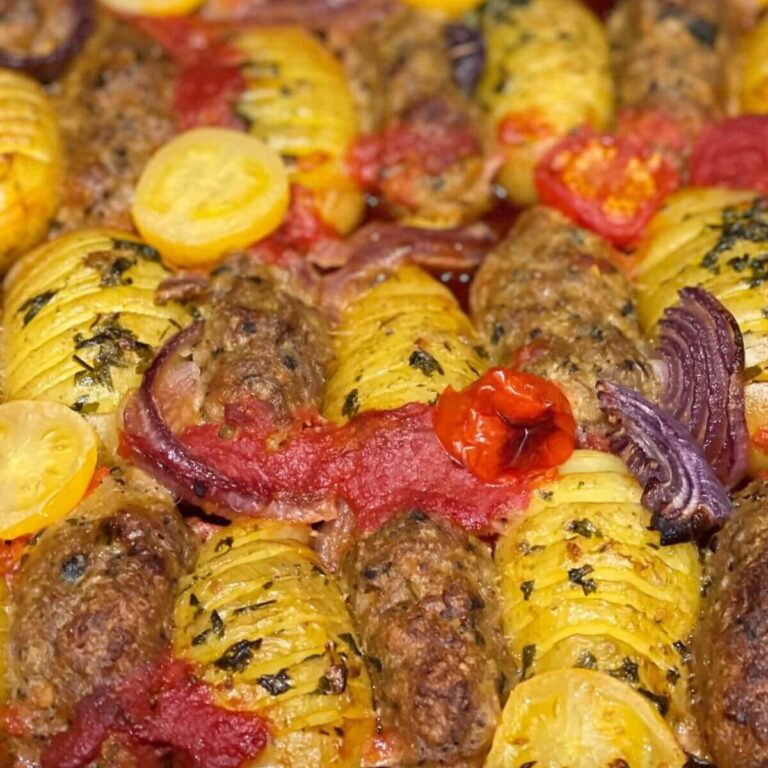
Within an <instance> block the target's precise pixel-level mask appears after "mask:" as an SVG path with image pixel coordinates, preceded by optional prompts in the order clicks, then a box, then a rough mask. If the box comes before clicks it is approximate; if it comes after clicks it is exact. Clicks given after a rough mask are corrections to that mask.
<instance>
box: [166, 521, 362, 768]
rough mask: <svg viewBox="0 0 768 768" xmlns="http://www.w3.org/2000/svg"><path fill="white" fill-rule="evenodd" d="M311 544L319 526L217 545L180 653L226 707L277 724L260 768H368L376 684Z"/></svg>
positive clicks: (184, 610)
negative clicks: (363, 767)
mask: <svg viewBox="0 0 768 768" xmlns="http://www.w3.org/2000/svg"><path fill="white" fill-rule="evenodd" d="M308 544H309V529H308V528H305V527H302V526H296V525H293V526H292V525H288V524H280V523H272V522H259V523H256V522H241V523H234V524H233V525H231V526H230V527H228V528H226V529H224V530H222V531H221V532H219V533H217V534H216V535H215V536H213V537H212V538H211V539H209V540H208V541H207V542H206V543H205V545H204V546H203V548H202V550H201V552H200V558H199V561H198V566H197V569H196V571H195V572H194V574H193V575H192V576H189V577H187V578H185V579H184V580H183V581H182V582H181V584H180V586H179V591H178V595H177V598H176V631H175V634H174V639H173V647H174V652H175V654H176V655H177V656H178V657H180V658H182V659H184V660H186V661H188V662H190V663H191V664H193V665H195V666H197V667H198V669H199V673H200V675H201V676H202V678H203V679H204V680H205V681H206V682H208V683H210V684H212V685H214V686H216V689H215V698H216V700H217V702H218V703H219V704H220V705H222V706H225V707H228V708H231V709H244V710H248V711H253V712H258V713H259V714H261V715H263V716H264V717H266V718H267V719H268V720H269V722H270V727H271V731H272V735H273V742H272V748H271V750H268V754H267V753H265V755H264V756H263V757H262V758H261V760H260V761H259V762H258V765H262V764H265V765H270V766H272V765H279V766H295V768H330V767H331V766H349V768H353V767H354V768H358V766H359V765H360V761H361V756H362V750H363V746H364V743H365V741H366V740H367V738H368V737H369V736H370V735H371V734H372V726H373V715H372V709H371V688H370V682H369V679H368V674H367V672H366V669H365V664H364V663H363V659H362V656H361V652H360V650H359V645H358V642H357V640H356V638H355V635H354V633H353V630H352V624H351V621H350V619H349V614H348V613H347V609H346V607H345V605H344V600H343V598H342V596H341V592H340V591H339V588H338V587H337V586H336V585H335V584H334V583H333V582H332V581H331V580H330V579H329V577H328V576H327V575H326V574H325V573H324V572H323V570H322V569H321V568H320V564H319V561H318V559H317V557H316V555H315V554H314V552H313V551H312V549H311V548H310V547H309V546H308Z"/></svg>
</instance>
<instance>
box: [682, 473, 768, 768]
mask: <svg viewBox="0 0 768 768" xmlns="http://www.w3.org/2000/svg"><path fill="white" fill-rule="evenodd" d="M733 506H734V512H733V517H732V518H731V520H730V521H729V522H728V523H727V524H726V526H725V528H724V530H723V531H722V533H721V534H720V535H719V536H718V540H717V552H716V554H715V556H714V557H713V558H712V562H711V568H710V573H709V576H710V581H711V584H712V586H711V591H710V593H709V595H708V597H707V600H706V602H705V606H704V612H703V616H702V620H701V623H700V625H699V627H698V632H697V636H696V641H695V644H694V670H695V682H696V685H697V694H698V699H699V700H698V709H699V715H700V722H701V725H702V729H703V730H704V733H705V736H706V738H707V740H708V742H709V747H710V749H711V750H712V754H713V757H714V758H715V763H716V764H717V765H718V766H719V768H765V766H768V484H766V482H765V481H758V482H754V483H752V484H751V485H750V486H748V487H747V488H746V489H745V490H744V491H742V492H741V493H740V494H738V495H737V496H736V498H735V500H734V505H733Z"/></svg>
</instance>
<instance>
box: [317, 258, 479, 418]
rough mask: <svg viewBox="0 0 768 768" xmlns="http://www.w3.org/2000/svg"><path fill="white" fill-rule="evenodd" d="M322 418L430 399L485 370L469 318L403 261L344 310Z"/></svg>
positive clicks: (444, 292) (443, 290)
mask: <svg viewBox="0 0 768 768" xmlns="http://www.w3.org/2000/svg"><path fill="white" fill-rule="evenodd" d="M335 338H336V356H337V360H336V368H335V370H334V371H333V373H332V375H331V377H330V379H329V381H328V385H327V387H326V392H325V403H324V407H323V412H324V415H325V416H326V417H327V418H329V419H333V420H335V421H339V420H345V419H348V418H351V417H352V416H354V415H355V413H357V412H358V411H367V410H373V409H387V408H397V407H399V406H401V405H404V404H405V403H408V402H420V403H429V402H433V401H434V400H436V399H437V397H438V396H439V395H440V393H441V392H442V391H443V390H444V389H445V388H446V387H447V386H448V385H449V384H450V385H451V386H453V387H454V388H455V389H463V388H464V387H465V386H466V385H467V384H470V383H471V382H472V381H474V380H475V379H476V378H477V377H478V376H480V374H481V373H482V372H483V371H484V370H485V368H486V363H485V353H484V351H483V349H482V348H481V347H479V346H478V342H477V339H476V338H475V333H474V329H473V328H472V324H471V323H470V321H469V318H468V317H467V316H466V315H465V314H464V313H463V312H462V311H461V309H460V307H459V305H458V302H457V301H456V299H455V298H454V297H453V296H452V295H451V293H450V291H449V290H448V289H447V288H446V287H445V286H443V285H441V284H440V283H439V282H438V281H437V280H435V279H434V278H432V277H430V276H429V275H428V274H427V273H426V272H423V271H422V270H421V269H419V268H418V267H415V266H410V265H405V266H402V267H400V268H399V269H398V270H397V272H395V273H394V274H391V275H389V276H387V277H386V279H384V280H382V281H381V282H379V283H378V284H376V285H374V287H373V288H371V289H370V290H369V291H368V292H366V293H364V294H362V296H360V297H359V298H357V299H356V300H355V301H353V302H352V303H350V305H349V306H348V307H347V308H346V309H345V311H344V313H343V315H342V319H341V323H340V325H339V327H338V329H337V331H336V336H335Z"/></svg>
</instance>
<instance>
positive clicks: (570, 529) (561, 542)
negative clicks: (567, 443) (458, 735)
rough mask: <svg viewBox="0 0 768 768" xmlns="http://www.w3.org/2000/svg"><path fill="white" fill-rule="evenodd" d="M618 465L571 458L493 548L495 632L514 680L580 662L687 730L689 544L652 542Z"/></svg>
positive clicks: (695, 569)
mask: <svg viewBox="0 0 768 768" xmlns="http://www.w3.org/2000/svg"><path fill="white" fill-rule="evenodd" d="M641 493H642V491H641V488H640V486H639V485H638V484H637V482H636V481H635V480H634V478H632V476H631V475H630V474H629V473H628V471H627V469H626V467H625V466H624V464H623V463H622V462H621V460H620V459H618V458H616V457H614V456H611V455H609V454H603V453H599V452H597V451H577V452H576V453H574V455H573V457H572V458H571V459H570V460H569V461H568V462H567V463H566V464H564V465H563V466H562V467H560V479H558V480H556V481H555V482H552V483H549V484H547V485H544V486H542V487H541V488H539V489H538V490H537V491H535V492H534V495H533V497H532V500H531V503H530V506H529V508H528V513H527V516H526V517H525V518H524V519H523V520H522V522H521V523H519V524H518V525H516V526H513V527H511V528H510V529H509V530H508V531H507V533H506V534H505V535H504V536H503V537H502V538H501V539H500V541H499V543H498V545H497V548H496V561H497V563H498V564H499V566H500V568H501V569H502V582H501V584H502V606H503V619H504V632H505V634H506V636H507V638H508V642H509V646H510V649H511V651H512V655H513V660H514V661H515V662H516V663H517V665H518V666H519V668H520V669H521V670H522V678H523V679H527V678H528V677H531V676H532V675H534V674H537V673H540V672H546V671H550V670H557V669H566V668H569V667H583V668H586V669H593V670H599V671H601V672H606V673H608V674H610V675H612V676H613V677H616V678H618V679H620V680H623V681H625V682H627V683H629V684H630V685H632V686H633V687H635V688H636V689H637V690H639V691H640V692H641V693H642V694H644V695H645V696H647V697H648V698H650V699H651V701H653V702H654V703H655V704H656V705H657V706H658V708H659V710H660V711H661V713H662V714H668V717H669V721H670V723H671V724H672V725H673V726H674V727H675V728H676V729H678V731H684V730H686V729H687V728H688V726H689V719H690V715H689V712H688V707H687V704H688V681H687V678H688V670H687V650H686V649H687V643H688V640H689V635H690V633H691V630H692V629H693V625H694V622H695V620H696V616H697V613H698V607H699V576H700V573H699V571H700V568H699V561H698V556H697V553H696V550H695V548H694V547H693V546H692V545H688V544H685V545H676V546H670V547H660V546H659V544H660V542H659V535H658V534H657V533H655V532H653V531H651V530H649V524H650V513H649V512H648V511H647V510H646V509H644V508H643V506H642V505H641V503H640V497H641Z"/></svg>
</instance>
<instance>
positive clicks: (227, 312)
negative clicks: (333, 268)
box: [194, 257, 333, 424]
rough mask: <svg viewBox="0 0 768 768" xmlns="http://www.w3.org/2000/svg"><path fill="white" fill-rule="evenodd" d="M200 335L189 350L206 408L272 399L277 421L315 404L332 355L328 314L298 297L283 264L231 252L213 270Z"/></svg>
mask: <svg viewBox="0 0 768 768" xmlns="http://www.w3.org/2000/svg"><path fill="white" fill-rule="evenodd" d="M216 272H217V273H216V277H215V278H214V281H213V283H212V286H211V304H210V307H209V308H208V310H207V316H208V319H207V320H206V321H205V328H204V331H203V336H202V339H201V340H200V343H199V344H198V345H197V347H196V349H195V352H194V359H195V362H196V363H197V364H198V365H199V366H200V370H201V372H202V378H203V386H204V405H203V414H204V416H205V417H206V418H207V419H208V420H210V421H214V422H222V421H224V420H225V414H224V408H225V406H226V405H228V404H248V402H249V401H254V400H257V401H260V402H262V403H266V404H269V405H270V406H271V408H272V415H273V417H274V419H275V422H276V423H277V424H281V423H287V422H288V421H290V419H291V414H292V412H293V411H295V409H297V408H300V407H310V408H311V407H313V406H314V407H319V405H320V403H321V401H322V397H323V389H324V387H325V380H326V376H327V368H328V365H329V364H330V362H331V360H332V359H333V346H332V343H331V338H330V331H329V326H328V321H327V319H326V318H325V316H324V315H322V314H321V313H320V312H319V311H318V310H316V309H314V308H313V307H311V306H310V305H309V304H308V303H306V302H305V301H304V300H303V299H302V298H300V297H299V296H298V295H297V293H296V292H295V290H294V289H293V287H292V285H291V284H290V281H289V278H288V275H287V274H286V273H285V272H283V271H282V270H279V269H275V268H271V267H260V266H255V265H253V264H250V263H249V261H248V259H247V257H246V258H245V259H238V258H234V259H231V260H229V261H228V262H227V263H226V264H225V265H223V266H222V267H220V268H219V269H218V270H217V271H216Z"/></svg>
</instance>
